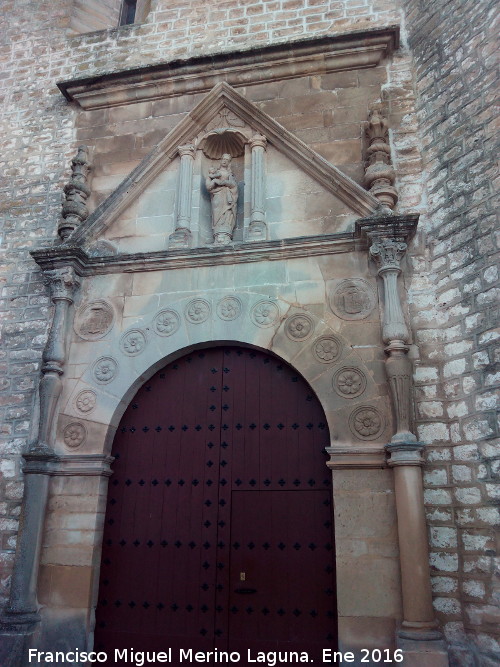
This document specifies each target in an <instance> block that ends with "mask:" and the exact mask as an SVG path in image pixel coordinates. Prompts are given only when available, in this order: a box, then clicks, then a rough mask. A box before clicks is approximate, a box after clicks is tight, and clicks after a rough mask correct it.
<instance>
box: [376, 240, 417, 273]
mask: <svg viewBox="0 0 500 667" xmlns="http://www.w3.org/2000/svg"><path fill="white" fill-rule="evenodd" d="M407 247H408V246H407V245H406V243H402V242H401V241H394V240H393V239H382V240H380V241H376V242H375V243H374V244H373V245H372V246H371V248H370V256H371V257H372V258H373V259H374V260H375V262H376V263H377V264H378V267H379V273H380V272H381V271H386V270H387V269H397V271H398V272H399V271H400V270H401V269H400V266H399V264H400V262H401V259H402V258H403V255H404V254H405V252H406V249H407Z"/></svg>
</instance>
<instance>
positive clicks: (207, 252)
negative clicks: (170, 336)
mask: <svg viewBox="0 0 500 667" xmlns="http://www.w3.org/2000/svg"><path fill="white" fill-rule="evenodd" d="M354 249H355V240H354V237H353V234H352V233H349V232H345V233H340V234H324V235H321V236H301V237H297V238H291V239H280V240H277V241H253V242H252V243H244V242H241V243H232V244H231V245H229V246H226V247H220V246H211V247H206V248H190V249H188V248H186V249H184V248H183V249H180V250H160V251H156V252H149V253H132V254H127V255H124V254H121V255H111V256H106V257H93V256H91V255H89V254H88V253H87V252H86V251H85V250H84V249H83V248H81V247H79V246H70V245H61V246H59V247H55V248H43V249H40V250H33V251H32V252H31V256H32V257H33V259H34V260H35V262H36V263H37V264H38V265H39V266H40V267H41V268H42V269H43V270H46V269H55V268H59V267H61V266H71V267H73V268H74V270H75V272H76V273H77V274H78V275H80V276H91V275H98V274H101V275H102V274H107V273H138V272H142V271H168V270H172V269H184V268H194V267H199V266H215V265H217V266H220V265H221V264H224V265H228V264H245V263H249V262H262V261H275V260H284V259H294V258H296V257H312V256H317V255H331V254H335V253H345V252H352V251H353V250H354Z"/></svg>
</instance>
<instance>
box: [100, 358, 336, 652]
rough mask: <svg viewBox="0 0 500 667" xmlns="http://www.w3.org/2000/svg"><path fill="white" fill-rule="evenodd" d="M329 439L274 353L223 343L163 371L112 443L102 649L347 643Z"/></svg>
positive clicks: (298, 382) (309, 400)
mask: <svg viewBox="0 0 500 667" xmlns="http://www.w3.org/2000/svg"><path fill="white" fill-rule="evenodd" d="M328 444H329V435H328V428H327V425H326V421H325V417H324V413H323V411H322V408H321V406H320V404H319V402H318V400H317V399H316V397H315V396H314V394H313V393H312V391H311V390H310V388H309V387H308V385H307V384H306V383H305V382H304V380H303V379H302V378H301V377H300V376H298V375H297V373H296V372H295V371H294V370H293V369H292V368H290V367H289V366H288V365H287V364H285V363H284V362H281V361H280V360H278V359H276V358H275V357H272V356H269V355H267V354H264V353H262V352H260V351H255V350H252V349H247V348H239V347H217V348H211V349H207V350H198V351H195V352H193V353H191V354H189V355H187V356H185V357H183V358H182V359H179V360H178V361H175V362H174V363H171V364H169V365H168V366H166V367H165V368H164V369H162V370H161V371H159V372H157V373H156V375H154V376H153V377H152V378H151V379H150V380H149V381H148V382H146V384H145V385H143V387H142V388H141V389H140V390H139V391H138V393H137V395H136V396H135V398H134V399H133V400H132V402H131V403H130V405H129V407H128V408H127V410H126V412H125V414H124V416H123V418H122V420H121V423H120V426H119V428H118V431H117V434H116V437H115V441H114V446H113V452H112V454H113V456H114V457H115V462H114V464H113V469H114V475H113V476H112V477H111V479H110V484H109V493H108V504H107V509H106V518H105V528H104V540H103V551H102V563H101V577H100V585H99V598H98V606H97V609H96V630H95V649H96V650H105V651H107V652H108V655H111V654H112V651H113V649H116V648H119V649H123V648H134V649H135V650H150V651H161V650H166V648H172V649H173V652H174V655H175V654H176V652H178V650H179V648H192V649H195V650H199V651H208V650H213V649H214V648H218V649H220V650H230V651H238V652H240V653H241V654H242V655H243V654H244V655H246V652H247V650H248V649H251V650H252V651H275V650H281V651H292V650H293V651H308V652H309V653H310V655H311V657H316V658H317V661H319V658H320V651H321V649H323V648H335V646H336V597H335V569H334V553H335V551H334V545H333V526H332V516H333V513H332V501H331V498H332V491H331V482H330V473H329V471H328V469H327V468H326V465H325V460H326V455H325V452H324V448H325V447H326V446H328ZM174 662H175V660H174ZM241 664H245V662H244V660H243V659H242V663H241Z"/></svg>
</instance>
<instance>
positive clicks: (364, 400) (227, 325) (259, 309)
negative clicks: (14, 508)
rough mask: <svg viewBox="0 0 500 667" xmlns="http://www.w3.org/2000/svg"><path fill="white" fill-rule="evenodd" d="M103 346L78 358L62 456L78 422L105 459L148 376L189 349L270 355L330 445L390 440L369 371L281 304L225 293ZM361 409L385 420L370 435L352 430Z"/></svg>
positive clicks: (64, 414)
mask: <svg viewBox="0 0 500 667" xmlns="http://www.w3.org/2000/svg"><path fill="white" fill-rule="evenodd" d="M130 319H132V318H130ZM99 343H100V345H99V348H100V349H99V350H98V351H97V352H96V347H97V346H96V342H95V341H94V342H92V343H88V344H87V345H86V346H85V348H84V349H83V350H82V351H80V355H81V357H82V359H83V360H85V363H84V367H85V370H84V372H83V374H82V375H81V377H79V378H78V379H76V380H75V381H74V382H73V383H71V384H70V383H68V386H67V388H66V390H65V394H64V395H63V400H62V403H61V406H62V407H61V410H60V414H59V420H58V430H57V443H56V449H57V450H58V451H59V452H60V453H67V442H66V440H67V438H66V436H65V433H67V429H68V427H69V425H71V424H74V423H75V420H76V423H80V424H81V425H82V426H83V428H84V431H85V433H86V436H85V437H86V442H81V445H79V447H81V452H82V453H83V452H84V451H85V453H91V454H104V453H107V452H108V451H109V448H110V446H111V442H112V440H113V436H114V432H115V429H116V427H117V425H118V423H119V421H120V418H121V416H122V414H123V412H124V410H125V409H126V407H127V405H128V402H129V401H130V399H131V398H132V396H133V395H134V394H135V392H136V391H137V390H138V388H139V387H140V386H141V385H142V384H143V383H144V382H145V381H146V380H147V379H148V378H149V377H151V375H153V374H154V373H155V372H156V371H157V370H158V369H159V368H161V367H162V365H165V364H166V363H169V362H170V361H172V360H174V359H175V358H177V357H179V356H181V355H182V354H185V353H186V352H189V351H190V350H191V349H194V348H196V347H201V346H205V345H214V344H221V345H223V344H227V343H232V344H241V345H246V346H253V347H256V348H260V349H262V350H264V351H269V352H271V353H273V354H274V355H276V356H278V357H280V358H281V359H283V360H284V361H285V362H287V363H288V364H289V365H290V366H291V367H292V368H294V369H295V370H296V371H297V372H298V373H300V374H301V375H302V377H303V378H304V379H305V380H306V382H307V383H308V384H309V385H310V387H311V388H312V389H313V391H314V392H315V394H316V396H317V397H318V400H319V401H320V403H321V405H322V408H323V410H324V412H325V416H326V418H327V422H328V426H329V429H330V434H331V438H332V442H334V443H338V444H347V443H351V444H352V442H355V443H356V442H357V443H358V444H360V443H361V442H363V441H367V440H368V441H370V442H373V443H374V444H375V441H378V442H379V443H383V442H384V439H385V440H386V439H387V438H388V433H389V431H390V426H391V425H390V424H389V423H387V419H385V418H384V417H383V415H384V413H385V414H388V413H389V412H390V410H389V409H388V407H389V406H388V405H387V397H386V396H385V395H384V391H383V390H381V386H380V380H378V379H377V377H376V373H375V372H374V370H373V369H372V368H371V367H370V365H369V363H368V362H367V361H365V360H364V359H363V358H362V357H361V356H360V355H359V354H358V351H357V350H355V349H354V348H352V347H351V346H350V345H349V343H348V341H346V340H345V339H344V338H343V337H342V336H340V334H338V333H337V332H335V331H334V330H333V328H332V327H331V326H330V325H329V323H328V322H325V321H324V320H321V319H320V318H319V317H317V316H316V315H315V314H314V313H313V312H312V311H309V310H306V309H304V308H303V307H301V306H298V305H295V304H290V303H288V302H286V301H284V300H282V299H275V298H272V297H271V298H270V297H269V296H268V295H266V294H262V293H260V294H259V293H249V292H238V293H236V292H226V291H222V290H221V291H214V292H213V293H211V294H210V295H209V296H208V295H207V294H206V293H205V294H204V295H203V296H191V297H186V298H184V299H181V300H178V301H175V302H171V303H166V304H165V305H164V306H163V307H160V308H159V309H158V310H157V311H156V312H154V313H150V314H148V315H146V316H144V317H141V318H134V319H133V321H132V322H130V325H129V326H125V323H124V326H123V329H122V331H121V332H120V334H118V335H115V336H110V337H109V338H107V339H105V340H103V341H99ZM118 350H119V351H118ZM70 357H71V353H70ZM70 363H71V358H70ZM80 363H81V362H80ZM80 367H81V366H80ZM342 372H343V373H344V376H343V380H344V382H345V381H346V379H347V380H348V381H349V379H350V381H351V382H352V381H353V382H354V383H355V384H356V389H355V390H353V391H350V393H348V391H349V390H347V391H344V392H343V391H342V389H341V388H340V389H339V377H340V376H339V374H340V373H342ZM345 373H347V374H348V375H347V376H346V375H345ZM340 379H342V378H340ZM85 392H90V393H91V394H93V395H94V397H95V400H94V403H95V405H94V407H93V408H92V410H89V411H88V413H85V412H83V411H82V410H81V406H78V400H79V397H80V398H81V397H82V396H84V395H90V394H85ZM363 407H364V408H365V409H368V410H371V413H372V414H373V415H375V418H376V419H379V420H380V424H379V426H380V428H378V429H377V430H376V431H374V432H373V433H362V432H356V431H355V430H353V417H352V415H353V414H354V413H355V412H356V410H358V411H359V409H360V408H363ZM377 415H378V417H377ZM378 447H380V444H379V445H378Z"/></svg>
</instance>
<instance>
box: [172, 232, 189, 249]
mask: <svg viewBox="0 0 500 667" xmlns="http://www.w3.org/2000/svg"><path fill="white" fill-rule="evenodd" d="M191 239H192V235H191V232H190V231H189V229H186V228H179V229H176V230H175V232H173V233H172V234H170V236H169V237H168V247H169V249H170V250H175V249H177V248H190V247H191Z"/></svg>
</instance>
